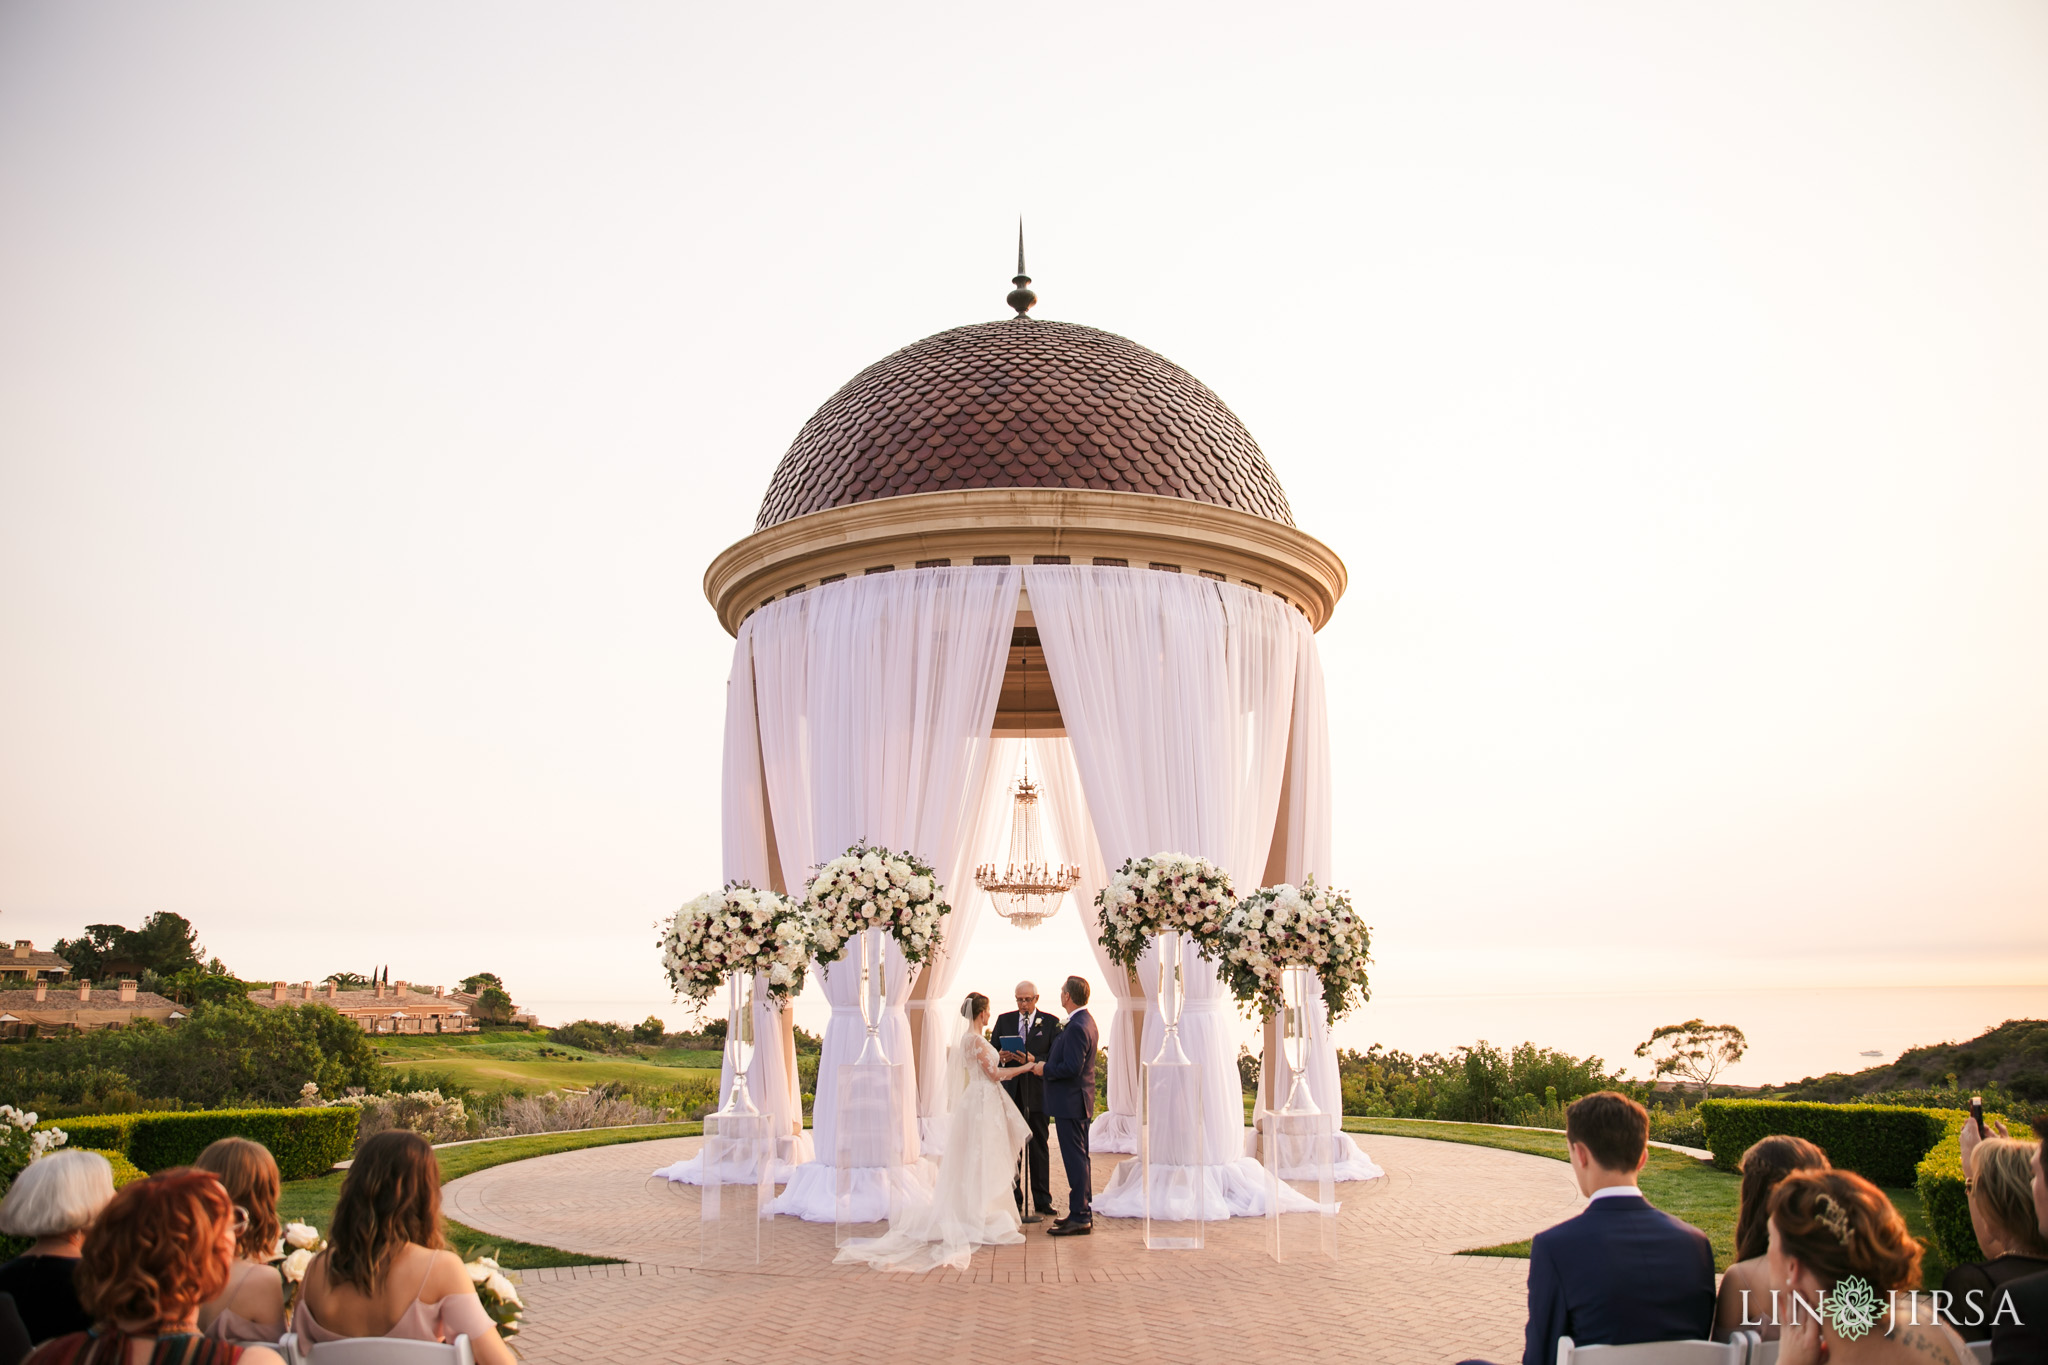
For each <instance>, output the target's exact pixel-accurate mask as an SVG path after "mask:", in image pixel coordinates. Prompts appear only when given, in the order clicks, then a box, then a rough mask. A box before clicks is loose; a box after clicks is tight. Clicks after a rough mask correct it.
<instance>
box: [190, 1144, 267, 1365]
mask: <svg viewBox="0 0 2048 1365" xmlns="http://www.w3.org/2000/svg"><path fill="white" fill-rule="evenodd" d="M192 1164H193V1166H195V1167H197V1168H198V1169H199V1170H202V1171H211V1172H213V1174H214V1176H215V1177H216V1178H217V1179H218V1180H219V1181H220V1183H221V1187H222V1188H223V1189H225V1190H226V1191H227V1192H228V1198H229V1199H232V1200H233V1201H234V1203H235V1215H236V1219H237V1221H238V1222H239V1224H240V1226H241V1231H240V1232H239V1233H237V1234H236V1237H235V1263H234V1264H233V1265H232V1266H230V1267H229V1268H228V1283H227V1288H225V1289H223V1290H221V1291H220V1293H218V1294H216V1295H214V1296H213V1297H212V1298H210V1299H208V1300H207V1301H206V1302H205V1303H203V1304H201V1305H200V1306H199V1330H200V1332H201V1333H202V1334H203V1335H205V1336H209V1337H212V1338H213V1339H214V1340H216V1341H263V1342H274V1341H277V1340H279V1339H281V1338H282V1337H283V1336H284V1276H283V1275H281V1274H279V1273H278V1269H277V1266H276V1265H275V1264H274V1262H275V1260H276V1258H277V1249H278V1248H277V1244H278V1238H280V1237H282V1236H283V1235H284V1229H283V1228H282V1227H281V1226H280V1225H279V1223H278V1220H277V1189H278V1176H277V1161H276V1159H275V1158H273V1157H272V1156H271V1155H270V1149H269V1148H268V1147H265V1146H264V1145H263V1144H262V1143H260V1142H251V1141H250V1140H249V1139H248V1138H243V1137H226V1138H222V1139H221V1140H220V1141H218V1142H215V1143H213V1144H211V1145H210V1146H208V1147H207V1149H206V1150H205V1151H203V1152H201V1153H200V1154H199V1159H198V1160H197V1161H195V1162H193V1163H192Z"/></svg>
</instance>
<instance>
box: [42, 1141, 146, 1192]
mask: <svg viewBox="0 0 2048 1365" xmlns="http://www.w3.org/2000/svg"><path fill="white" fill-rule="evenodd" d="M63 1150H64V1151H67V1152H76V1151H86V1152H93V1153H95V1154H97V1155H99V1156H103V1157H105V1158H106V1159H107V1164H108V1165H109V1166H112V1167H113V1168H114V1188H115V1189H117V1190H118V1189H120V1188H121V1187H122V1186H123V1185H126V1184H129V1183H130V1182H132V1181H136V1180H140V1179H142V1178H143V1177H144V1176H146V1175H148V1174H149V1172H147V1171H145V1170H143V1169H142V1168H141V1167H140V1166H138V1165H136V1164H135V1163H134V1162H132V1161H130V1160H129V1159H128V1158H127V1157H125V1156H123V1155H122V1154H121V1153H120V1152H117V1151H110V1150H108V1149H105V1148H100V1147H80V1146H78V1144H77V1143H66V1144H65V1145H64V1147H63Z"/></svg>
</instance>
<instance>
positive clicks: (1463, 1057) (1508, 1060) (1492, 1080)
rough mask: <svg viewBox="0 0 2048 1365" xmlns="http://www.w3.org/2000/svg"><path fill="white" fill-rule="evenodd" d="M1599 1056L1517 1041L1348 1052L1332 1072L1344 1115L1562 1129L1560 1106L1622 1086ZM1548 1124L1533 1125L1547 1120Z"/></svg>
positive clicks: (1342, 1054)
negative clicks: (1413, 1051)
mask: <svg viewBox="0 0 2048 1365" xmlns="http://www.w3.org/2000/svg"><path fill="white" fill-rule="evenodd" d="M1605 1067H1606V1064H1605V1063H1604V1062H1602V1061H1601V1059H1600V1058H1598V1057H1573V1056H1572V1055H1571V1054H1570V1053H1566V1052H1557V1051H1554V1050H1552V1049H1550V1048H1539V1047H1537V1046H1536V1045H1535V1044H1534V1043H1520V1044H1517V1045H1516V1046H1515V1047H1513V1048H1511V1049H1508V1050H1505V1051H1503V1050H1502V1049H1501V1048H1498V1047H1495V1046H1494V1045H1493V1044H1491V1043H1488V1042H1486V1041H1484V1040H1481V1041H1480V1042H1479V1043H1478V1044H1476V1045H1474V1046H1471V1047H1461V1048H1459V1049H1458V1050H1457V1051H1456V1052H1454V1053H1450V1054H1447V1055H1446V1054H1438V1053H1433V1052H1431V1053H1424V1054H1423V1055H1422V1056H1420V1057H1411V1056H1410V1055H1409V1054H1407V1053H1405V1052H1399V1051H1392V1050H1387V1049H1383V1048H1382V1047H1381V1046H1380V1045H1379V1044H1377V1043H1375V1044H1374V1045H1373V1046H1372V1048H1371V1049H1370V1050H1369V1051H1366V1052H1355V1051H1352V1050H1350V1049H1346V1050H1345V1051H1343V1052H1342V1053H1339V1054H1338V1059H1337V1070H1338V1075H1339V1079H1340V1082H1341V1084H1342V1085H1343V1088H1344V1112H1345V1113H1347V1114H1356V1115H1361V1116H1381V1117H1388V1118H1423V1119H1452V1120H1458V1121H1462V1122H1467V1123H1517V1124H1528V1125H1533V1126H1540V1127H1562V1126H1563V1119H1562V1117H1561V1114H1562V1109H1563V1106H1565V1105H1568V1104H1570V1103H1571V1102H1572V1101H1573V1100H1575V1099H1577V1098H1579V1096H1581V1095H1590V1094H1592V1093H1593V1092H1594V1091H1596V1090H1614V1089H1624V1088H1626V1083H1625V1082H1623V1081H1622V1080H1621V1078H1620V1077H1618V1076H1610V1075H1609V1074H1607V1071H1606V1069H1605ZM1546 1115H1547V1116H1552V1117H1555V1118H1556V1122H1553V1123H1540V1124H1539V1123H1538V1122H1537V1121H1538V1119H1540V1118H1543V1117H1545V1116H1546Z"/></svg>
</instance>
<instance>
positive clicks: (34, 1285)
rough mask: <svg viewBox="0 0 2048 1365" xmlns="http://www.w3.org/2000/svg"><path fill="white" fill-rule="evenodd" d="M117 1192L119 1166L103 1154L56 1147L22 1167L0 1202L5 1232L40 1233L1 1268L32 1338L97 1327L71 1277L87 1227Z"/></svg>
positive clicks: (0, 1284)
mask: <svg viewBox="0 0 2048 1365" xmlns="http://www.w3.org/2000/svg"><path fill="white" fill-rule="evenodd" d="M113 1197H114V1168H113V1167H112V1166H109V1165H108V1164H107V1159H106V1158H105V1157H103V1156H101V1155H100V1154H99V1153H98V1152H64V1151H58V1152H52V1153H50V1154H49V1155H48V1156H45V1157H41V1158H39V1159H37V1160H35V1161H31V1162H30V1163H29V1164H28V1165H27V1166H25V1167H23V1168H22V1172H21V1174H20V1175H18V1176H16V1177H14V1185H13V1187H12V1188H11V1189H9V1190H8V1191H7V1198H6V1200H5V1201H0V1232H5V1233H8V1234H10V1235H12V1236H15V1237H33V1238H35V1244H34V1245H32V1246H31V1247H29V1249H28V1250H27V1251H24V1252H23V1253H22V1254H21V1255H19V1256H17V1257H15V1258H14V1259H13V1260H11V1261H9V1262H7V1264H5V1265H0V1294H12V1295H13V1296H14V1307H15V1310H16V1311H17V1312H18V1313H20V1314H21V1324H22V1326H23V1327H25V1328H27V1329H28V1339H29V1340H30V1341H48V1340H49V1339H50V1338H52V1337H61V1336H63V1335H65V1334H66V1333H67V1332H83V1331H84V1330H85V1329H86V1328H88V1327H90V1326H92V1319H91V1318H90V1317H88V1316H87V1315H86V1311H85V1309H83V1308H81V1307H80V1306H79V1303H78V1294H77V1292H76V1291H75V1290H74V1289H73V1287H72V1275H73V1273H74V1272H75V1271H76V1270H77V1269H78V1247H79V1244H80V1243H81V1242H83V1241H84V1240H85V1230H86V1229H87V1228H88V1227H90V1226H92V1220H93V1219H94V1218H96V1217H98V1216H99V1212H100V1210H101V1209H103V1208H105V1207H106V1206H107V1201H108V1200H109V1199H112V1198H113Z"/></svg>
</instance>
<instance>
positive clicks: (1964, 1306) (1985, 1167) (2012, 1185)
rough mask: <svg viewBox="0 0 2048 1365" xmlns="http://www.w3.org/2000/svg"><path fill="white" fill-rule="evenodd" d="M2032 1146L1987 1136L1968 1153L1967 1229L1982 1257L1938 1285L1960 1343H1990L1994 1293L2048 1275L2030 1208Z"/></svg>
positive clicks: (2043, 1243)
mask: <svg viewBox="0 0 2048 1365" xmlns="http://www.w3.org/2000/svg"><path fill="white" fill-rule="evenodd" d="M2036 1145H2037V1144H2035V1143H2031V1142H2015V1141H2013V1140H2012V1139H2011V1138H1991V1139H1988V1140H1987V1141H1984V1142H1980V1143H1978V1144H1977V1149H1976V1151H1975V1152H1973V1153H1972V1154H1971V1158H1970V1163H1971V1168H1972V1169H1971V1171H1970V1179H1969V1186H1970V1226H1971V1227H1972V1228H1974V1229H1976V1232H1977V1245H1978V1246H1979V1247H1980V1248H1982V1250H1983V1252H1984V1257H1985V1259H1983V1260H1982V1261H1970V1262H1966V1263H1965V1264H1963V1265H1959V1266H1957V1267H1955V1268H1954V1269H1953V1270H1950V1271H1949V1272H1948V1274H1947V1275H1945V1276H1943V1277H1942V1281H1941V1287H1942V1288H1943V1289H1944V1290H1946V1291H1947V1292H1948V1293H1950V1294H1953V1295H1955V1300H1954V1303H1953V1305H1952V1306H1951V1307H1950V1308H1949V1310H1948V1321H1949V1325H1950V1326H1952V1327H1954V1328H1955V1329H1956V1331H1957V1333H1959V1334H1960V1335H1961V1336H1962V1338H1963V1340H1964V1341H1989V1340H1990V1339H1991V1320H1992V1319H1993V1318H1994V1317H1996V1316H1997V1315H1998V1301H1999V1297H2000V1296H1999V1293H1998V1291H1999V1290H2001V1289H2003V1288H2004V1287H2005V1286H2006V1284H2007V1283H2008V1282H2009V1281H2012V1280H2017V1279H2019V1278H2020V1277H2021V1276H2023V1275H2039V1274H2040V1273H2041V1272H2043V1271H2048V1238H2044V1237H2043V1236H2042V1235H2041V1228H2040V1224H2039V1221H2038V1219H2039V1215H2038V1214H2037V1213H2036V1212H2035V1209H2034V1149H2035V1146H2036Z"/></svg>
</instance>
